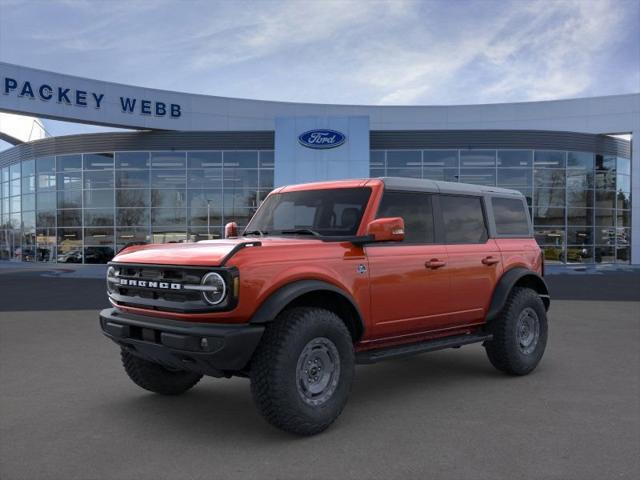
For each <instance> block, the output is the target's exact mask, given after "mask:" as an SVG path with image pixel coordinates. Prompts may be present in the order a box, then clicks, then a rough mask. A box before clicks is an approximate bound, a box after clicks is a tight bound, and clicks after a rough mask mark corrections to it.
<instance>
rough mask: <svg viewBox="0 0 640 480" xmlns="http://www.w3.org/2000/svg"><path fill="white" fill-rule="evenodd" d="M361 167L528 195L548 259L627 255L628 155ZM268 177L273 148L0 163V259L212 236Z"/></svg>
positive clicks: (407, 161)
mask: <svg viewBox="0 0 640 480" xmlns="http://www.w3.org/2000/svg"><path fill="white" fill-rule="evenodd" d="M370 174H371V176H372V177H378V176H399V177H413V178H430V179H434V180H445V181H451V182H458V181H460V182H466V183H474V184H481V185H497V186H499V187H505V188H511V189H515V190H519V191H521V192H522V193H523V194H524V195H525V196H526V198H527V202H528V204H529V208H530V212H531V215H532V219H533V223H534V232H535V237H536V240H537V241H538V243H539V244H540V246H541V247H542V248H543V250H544V251H545V256H546V259H547V262H549V263H567V264H576V263H629V262H630V258H631V255H630V253H631V252H630V244H631V242H630V236H631V198H630V196H631V193H630V192H631V180H630V178H631V161H630V160H629V159H627V158H622V157H615V156H606V155H598V154H594V153H590V152H575V151H557V150H532V149H520V150H508V149H504V150H501V149H446V150H433V149H415V150H372V151H371V157H370ZM273 186H274V152H273V150H250V151H248V150H224V151H222V150H215V151H214V150H211V151H209V150H208V151H151V152H148V151H147V152H145V151H126V152H97V153H84V154H68V155H58V156H48V157H40V158H35V159H29V160H24V161H22V162H20V163H16V164H13V165H10V166H7V167H3V168H0V259H2V260H21V261H29V262H60V263H105V262H107V261H108V260H110V259H111V258H112V257H113V255H114V254H115V252H117V251H119V250H120V249H121V248H123V247H124V246H125V245H127V244H130V243H134V242H154V243H166V242H185V241H197V240H202V239H213V238H220V237H221V235H222V230H223V225H224V224H225V223H226V222H228V221H232V220H233V221H236V222H238V224H239V226H240V227H243V226H244V225H246V224H247V222H248V220H249V218H250V217H251V215H252V214H253V212H254V211H255V209H256V208H257V206H258V204H259V202H260V201H261V200H262V199H264V197H265V196H266V195H267V194H268V193H269V191H271V190H272V189H273Z"/></svg>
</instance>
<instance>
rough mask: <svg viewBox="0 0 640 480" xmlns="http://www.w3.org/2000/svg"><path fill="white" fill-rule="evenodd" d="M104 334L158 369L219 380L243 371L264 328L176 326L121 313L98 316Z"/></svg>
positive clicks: (176, 323) (114, 311)
mask: <svg viewBox="0 0 640 480" xmlns="http://www.w3.org/2000/svg"><path fill="white" fill-rule="evenodd" d="M100 326H101V328H102V331H103V333H104V334H105V335H106V336H107V337H109V338H110V339H111V340H113V341H114V342H116V343H117V344H118V345H120V346H121V347H122V348H124V349H125V350H127V351H129V352H131V353H132V354H134V355H137V356H139V357H141V358H144V359H145V360H149V361H151V362H155V363H159V364H161V365H164V366H167V367H170V368H175V369H180V370H188V371H193V372H198V373H202V374H205V375H211V376H214V377H221V376H224V375H225V374H229V373H231V372H239V371H242V370H243V369H244V368H245V367H246V366H247V364H248V363H249V360H250V359H251V356H252V355H253V352H254V351H255V349H256V347H257V346H258V343H259V342H260V339H261V338H262V334H263V332H264V326H260V325H250V324H243V325H220V324H202V323H193V322H179V321H176V320H167V319H164V318H155V317H148V316H145V315H135V314H131V313H123V312H120V311H118V310H117V309H115V308H107V309H105V310H102V311H101V312H100Z"/></svg>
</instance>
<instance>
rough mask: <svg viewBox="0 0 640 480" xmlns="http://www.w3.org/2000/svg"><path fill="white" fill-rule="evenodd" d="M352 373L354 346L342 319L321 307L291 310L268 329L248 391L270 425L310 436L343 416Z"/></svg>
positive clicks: (254, 364) (253, 363)
mask: <svg viewBox="0 0 640 480" xmlns="http://www.w3.org/2000/svg"><path fill="white" fill-rule="evenodd" d="M353 372H354V353H353V343H352V340H351V335H350V334H349V330H348V329H347V328H346V326H345V325H344V323H343V322H342V320H341V319H340V318H339V317H338V316H337V315H336V314H334V313H333V312H330V311H328V310H324V309H321V308H310V307H300V308H293V309H290V310H286V311H284V312H283V313H281V314H280V315H279V316H278V318H276V320H275V321H274V322H273V323H271V324H269V325H268V326H267V329H266V331H265V333H264V336H263V337H262V341H261V343H260V346H259V347H258V349H257V351H256V353H255V355H254V358H253V359H252V362H251V392H252V394H253V398H254V400H255V403H256V405H257V407H258V410H259V411H260V413H261V414H262V415H263V416H264V417H265V418H266V420H267V421H268V422H269V423H271V424H272V425H274V426H276V427H278V428H280V429H282V430H285V431H287V432H291V433H296V434H299V435H313V434H316V433H320V432H321V431H323V430H325V429H326V428H327V427H328V426H329V425H331V424H332V423H333V422H334V421H335V419H336V418H338V416H339V415H340V413H341V412H342V409H343V408H344V406H345V404H346V403H347V396H348V395H349V391H350V389H351V381H352V379H353Z"/></svg>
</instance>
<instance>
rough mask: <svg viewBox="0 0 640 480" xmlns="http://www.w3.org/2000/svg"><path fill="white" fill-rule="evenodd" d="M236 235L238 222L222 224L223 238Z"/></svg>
mask: <svg viewBox="0 0 640 480" xmlns="http://www.w3.org/2000/svg"><path fill="white" fill-rule="evenodd" d="M237 236H238V224H237V223H236V222H229V223H227V224H226V225H225V226H224V238H236V237H237Z"/></svg>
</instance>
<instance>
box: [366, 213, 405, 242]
mask: <svg viewBox="0 0 640 480" xmlns="http://www.w3.org/2000/svg"><path fill="white" fill-rule="evenodd" d="M367 235H368V236H371V237H373V241H374V242H401V241H402V240H404V220H403V219H402V218H401V217H390V218H378V219H377V220H374V221H372V222H370V223H369V225H367Z"/></svg>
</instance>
